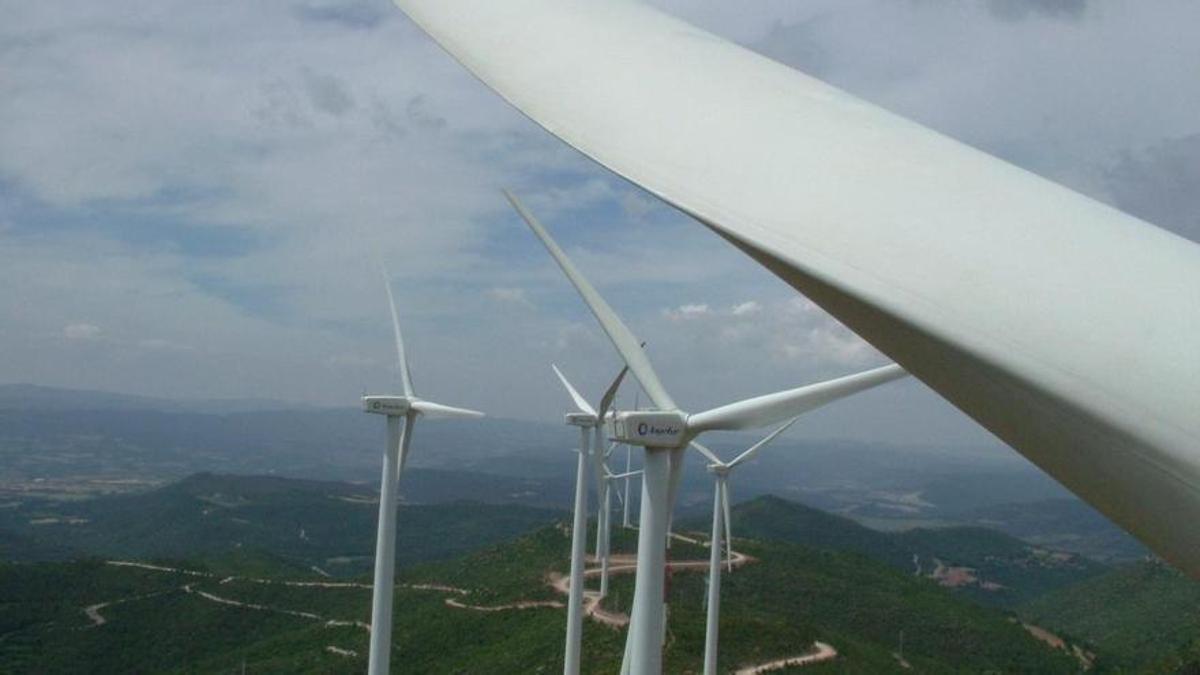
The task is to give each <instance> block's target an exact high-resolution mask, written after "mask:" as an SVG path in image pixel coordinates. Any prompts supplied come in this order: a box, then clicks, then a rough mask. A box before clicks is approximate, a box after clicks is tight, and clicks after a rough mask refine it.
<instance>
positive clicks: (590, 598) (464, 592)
mask: <svg viewBox="0 0 1200 675" xmlns="http://www.w3.org/2000/svg"><path fill="white" fill-rule="evenodd" d="M671 536H672V537H673V538H675V539H676V540H679V541H684V542H687V543H690V544H695V545H698V546H704V547H707V546H708V542H707V541H703V540H699V539H694V538H691V537H687V536H684V535H682V534H677V533H672V535H671ZM105 562H106V564H108V565H112V566H114V567H132V568H137V569H143V570H149V571H154V572H165V573H172V574H181V575H186V576H191V577H196V578H198V579H205V580H215V581H217V583H218V585H226V584H229V583H231V582H234V581H243V582H249V583H255V584H264V585H276V586H287V587H292V588H355V589H370V588H371V587H372V586H371V584H365V583H359V582H342V581H289V580H281V579H262V578H256V577H242V576H224V577H218V576H217V575H215V574H211V573H208V572H199V571H196V570H188V569H182V568H176V567H165V566H162V565H153V564H150V563H143V562H137V561H130V560H108V561H105ZM588 562H590V563H593V564H594V563H596V562H597V561H596V560H595V559H589V561H588ZM752 562H756V560H755V558H752V557H750V556H748V555H746V554H744V553H741V552H738V551H732V552H731V558H730V560H729V561H728V562H727V564H728V565H729V566H730V567H732V568H738V567H742V566H744V565H747V564H749V563H752ZM708 566H709V561H708V560H707V559H705V560H674V561H669V562H668V571H669V572H676V571H687V572H707V571H708ZM636 571H637V556H636V555H633V554H619V555H614V556H611V557H610V558H609V567H608V572H609V574H611V575H614V576H615V575H620V574H633V573H635V572H636ZM600 574H601V568H600V567H599V565H594V566H592V567H585V569H584V578H585V579H590V578H595V577H599V576H600ZM196 583H198V582H193V583H188V584H184V585H183V586H181V587H180V590H182V591H183V592H184V593H187V594H189V595H192V596H194V597H198V598H201V599H203V600H206V601H208V602H213V603H217V604H221V605H226V606H230V607H238V608H241V609H248V610H253V611H260V612H274V613H279V614H285V615H288V616H293V617H297V618H302V619H307V620H311V621H320V622H322V623H323V625H325V626H327V627H340V626H355V627H357V628H361V629H363V630H365V631H368V632H370V630H371V625H370V624H369V623H365V622H362V621H350V620H342V619H330V618H326V617H323V616H321V615H319V614H317V613H315V612H305V611H300V610H294V609H285V608H280V607H272V606H270V605H261V604H256V603H251V602H243V601H240V600H236V599H233V598H229V597H224V596H220V595H216V594H215V593H211V592H208V591H202V590H199V589H196V588H194V586H195V585H196ZM546 583H547V584H548V585H549V586H550V587H551V588H553V589H554V591H555V592H557V593H559V594H561V595H564V596H565V595H568V594H569V593H570V590H571V581H570V578H569V577H567V576H565V575H563V574H560V573H558V572H551V573H550V574H549V575H547V577H546ZM396 586H397V588H406V589H410V590H418V591H431V592H436V593H447V594H450V595H454V596H459V597H450V598H446V599H445V601H444V602H445V605H446V606H447V607H450V608H453V609H457V610H466V611H473V612H503V611H513V610H527V609H541V608H547V609H562V608H564V607H565V606H566V605H565V604H564V603H562V602H560V601H557V600H518V601H516V602H510V603H505V604H500V605H475V604H470V603H468V602H465V601H464V600H461V599H460V598H465V597H467V596H470V595H471V594H472V592H471V591H470V590H469V589H465V588H458V587H455V586H448V585H444V584H433V583H422V584H397V585H396ZM151 595H161V593H156V594H151ZM144 597H150V596H147V595H141V596H132V597H128V598H121V599H118V600H110V601H108V602H102V603H98V604H95V605H89V606H87V607H84V608H83V612H84V614H85V615H86V616H87V617H88V619H89V620H90V621H91V622H92V625H91V626H90V627H91V628H95V627H98V626H103V625H104V624H105V623H107V619H105V618H104V616H103V615H101V614H100V610H101V609H104V608H105V607H109V606H111V605H115V604H119V603H122V602H128V601H131V600H137V599H141V598H144ZM584 612H585V615H586V616H588V617H591V619H592V620H593V621H596V622H598V623H601V624H603V625H606V626H610V627H612V628H622V627H624V626H627V625H629V616H628V615H627V614H624V613H621V612H615V611H611V610H608V609H605V608H604V606H603V598H602V597H601V596H600V593H599V591H589V590H587V589H584ZM325 650H326V651H327V652H329V653H331V654H336V655H338V656H343V657H347V658H351V657H356V656H357V655H358V653H357V652H355V651H354V650H351V649H344V648H342V647H337V646H335V645H329V646H327V647H326V648H325ZM837 655H838V652H837V650H836V649H834V648H833V647H832V646H831V645H828V644H826V643H824V642H814V643H813V648H812V650H810V651H808V652H806V653H804V654H801V655H799V656H791V657H787V658H782V659H776V660H774V661H769V662H767V663H762V664H758V665H752V666H747V667H744V668H741V669H740V670H738V671H737V673H738V675H758V674H759V673H766V672H770V671H773V670H779V669H782V668H787V667H791V666H804V665H809V664H813V663H819V662H822V661H828V660H830V659H833V658H836V657H837Z"/></svg>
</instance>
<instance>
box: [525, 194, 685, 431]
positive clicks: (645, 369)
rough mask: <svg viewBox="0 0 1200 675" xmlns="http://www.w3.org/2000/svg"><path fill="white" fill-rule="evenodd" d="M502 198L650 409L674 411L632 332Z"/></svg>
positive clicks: (542, 233)
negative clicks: (582, 305)
mask: <svg viewBox="0 0 1200 675" xmlns="http://www.w3.org/2000/svg"><path fill="white" fill-rule="evenodd" d="M504 196H505V197H508V201H509V202H510V203H512V205H513V208H515V209H516V210H517V213H519V214H520V215H521V218H522V219H524V221H525V223H526V224H527V225H529V229H531V230H533V233H534V234H535V235H537V237H538V239H540V240H541V241H542V244H543V245H544V246H545V247H546V250H547V251H549V252H550V255H551V256H553V257H554V260H555V262H557V263H558V266H559V267H560V268H562V271H563V273H564V274H566V275H567V278H568V279H570V281H571V284H573V285H574V286H575V290H577V291H579V295H580V296H581V297H582V298H583V301H584V302H585V303H587V306H588V308H589V309H591V310H592V314H593V315H595V317H596V320H597V321H599V322H600V327H601V328H602V329H604V332H605V334H607V335H608V339H609V340H610V341H611V342H612V343H613V346H614V347H616V349H617V352H618V353H619V354H620V355H621V358H622V359H623V360H624V361H625V363H626V364H627V365H628V366H629V369H630V370H632V371H633V376H634V377H636V378H637V381H638V384H640V385H642V389H644V390H645V391H646V394H647V395H648V396H650V399H651V400H652V401H654V405H656V406H658V407H659V408H661V409H662V410H675V409H676V405H675V401H673V400H671V395H670V394H668V393H667V390H666V388H664V387H663V385H662V382H661V381H660V380H659V379H658V374H657V373H655V372H654V366H652V365H650V359H648V358H647V357H646V352H645V351H643V350H642V348H641V344H642V343H641V341H640V340H638V339H637V338H636V337H634V335H633V331H631V330H629V327H628V326H626V325H625V322H624V321H621V317H619V316H617V313H616V312H614V311H613V309H612V307H610V306H609V305H608V303H607V302H605V300H604V298H603V297H601V296H600V293H598V292H597V291H596V289H595V288H594V287H593V286H592V284H591V282H589V281H588V280H587V278H586V277H584V276H583V274H581V273H580V272H579V270H578V269H576V268H575V264H574V263H572V262H571V259H570V258H568V257H567V254H566V253H564V252H563V250H562V249H561V248H559V246H558V244H557V243H555V241H554V239H552V238H551V237H550V233H549V232H547V231H546V228H545V227H543V226H542V224H541V223H540V222H538V220H537V218H534V217H533V214H532V213H530V212H529V211H528V210H527V209H526V208H525V206H524V205H523V204H521V202H520V201H519V200H518V199H517V198H516V196H515V195H513V194H512V193H511V192H509V191H507V190H505V191H504Z"/></svg>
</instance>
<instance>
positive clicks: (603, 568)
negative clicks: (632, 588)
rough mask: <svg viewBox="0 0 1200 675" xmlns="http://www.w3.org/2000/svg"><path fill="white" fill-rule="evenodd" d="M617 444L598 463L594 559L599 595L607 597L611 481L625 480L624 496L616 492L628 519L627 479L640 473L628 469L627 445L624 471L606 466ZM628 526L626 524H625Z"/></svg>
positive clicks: (610, 532) (610, 549)
mask: <svg viewBox="0 0 1200 675" xmlns="http://www.w3.org/2000/svg"><path fill="white" fill-rule="evenodd" d="M617 446H618V444H617V443H613V444H611V445H609V447H608V450H607V451H606V452H605V453H604V461H603V463H602V464H601V465H600V469H601V471H603V472H604V475H603V479H602V486H603V488H602V490H601V491H602V493H603V494H602V496H601V497H600V518H599V522H598V523H597V526H596V559H597V560H599V561H600V597H601V598H606V597H608V565H609V557H610V556H611V554H612V513H611V511H612V494H613V482H614V481H618V480H622V479H623V480H624V481H625V496H624V497H622V496H621V493H620V492H617V493H616V494H617V500H618V501H620V502H621V506H622V507H623V508H624V509H625V519H626V521H628V519H629V479H630V478H631V477H633V476H639V475H641V473H642V472H641V471H630V470H629V459H630V458H629V446H626V455H625V469H626V470H625V472H624V473H613V472H612V469H610V468H609V467H608V458H609V457H611V456H612V453H613V451H614V450H616V448H617ZM626 527H628V524H626Z"/></svg>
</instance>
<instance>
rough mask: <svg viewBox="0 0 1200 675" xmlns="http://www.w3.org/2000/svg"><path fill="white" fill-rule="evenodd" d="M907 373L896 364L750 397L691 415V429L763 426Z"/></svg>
mask: <svg viewBox="0 0 1200 675" xmlns="http://www.w3.org/2000/svg"><path fill="white" fill-rule="evenodd" d="M905 375H908V373H907V372H906V371H905V370H904V369H903V368H901V367H900V366H898V365H896V364H894V363H893V364H891V365H887V366H883V367H882V368H876V369H874V370H868V371H866V372H862V373H857V374H855V375H847V376H846V377H839V378H837V379H836V380H829V381H827V382H819V383H817V384H810V385H808V386H805V387H799V388H797V389H789V390H787V391H781V392H776V393H774V394H767V395H765V396H758V397H755V398H749V399H746V400H744V401H738V402H737V403H730V404H729V405H723V406H721V407H719V408H713V409H712V410H706V411H704V412H702V413H696V414H695V415H692V416H691V417H689V418H688V431H689V432H690V433H693V434H698V433H700V432H702V431H711V430H714V429H726V430H736V429H752V428H755V427H764V426H767V425H768V424H774V423H776V422H781V421H783V420H785V419H788V418H789V417H795V416H797V415H799V414H801V413H806V412H808V411H810V410H814V409H816V408H820V407H821V406H823V405H825V404H827V403H832V402H834V401H836V400H838V399H841V398H845V397H846V396H849V395H851V394H856V393H858V392H860V391H862V390H864V389H870V388H871V387H877V386H879V385H881V384H883V383H885V382H891V381H892V380H896V379H899V378H901V377H904V376H905Z"/></svg>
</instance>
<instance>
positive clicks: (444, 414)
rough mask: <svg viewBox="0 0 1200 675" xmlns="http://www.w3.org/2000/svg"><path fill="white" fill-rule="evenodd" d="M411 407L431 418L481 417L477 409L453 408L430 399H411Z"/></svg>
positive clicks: (481, 414)
mask: <svg viewBox="0 0 1200 675" xmlns="http://www.w3.org/2000/svg"><path fill="white" fill-rule="evenodd" d="M412 409H413V410H416V411H417V412H419V413H421V414H422V415H424V416H426V417H432V418H452V417H483V413H481V412H479V411H478V410H469V409H467V408H455V407H453V406H448V405H442V404H441V403H434V402H432V401H413V403H412Z"/></svg>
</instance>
